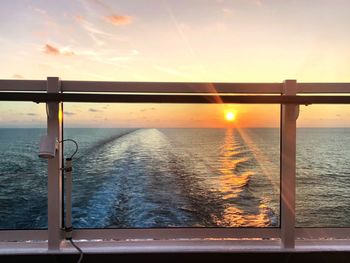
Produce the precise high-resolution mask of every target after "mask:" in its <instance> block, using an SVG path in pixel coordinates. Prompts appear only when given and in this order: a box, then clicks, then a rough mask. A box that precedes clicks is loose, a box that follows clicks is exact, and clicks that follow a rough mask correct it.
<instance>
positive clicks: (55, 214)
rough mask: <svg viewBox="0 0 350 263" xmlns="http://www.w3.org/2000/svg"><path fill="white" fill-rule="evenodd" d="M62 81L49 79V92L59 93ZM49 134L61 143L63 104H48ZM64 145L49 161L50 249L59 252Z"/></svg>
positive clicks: (59, 146)
mask: <svg viewBox="0 0 350 263" xmlns="http://www.w3.org/2000/svg"><path fill="white" fill-rule="evenodd" d="M59 91H60V81H59V79H58V78H57V77H48V78H47V92H48V93H58V92H59ZM47 109H48V112H47V113H48V117H47V133H48V135H50V136H54V137H55V138H57V140H59V141H61V140H62V138H61V134H62V104H61V103H58V102H49V103H48V107H47ZM61 154H62V145H61V143H59V144H58V150H57V152H56V156H55V158H53V159H49V160H48V200H47V201H48V249H49V250H59V249H60V243H61V240H62V233H61V232H62V231H61V221H62V220H61V218H62V176H61V173H62V171H61V167H62V159H61Z"/></svg>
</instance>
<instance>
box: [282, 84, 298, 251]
mask: <svg viewBox="0 0 350 263" xmlns="http://www.w3.org/2000/svg"><path fill="white" fill-rule="evenodd" d="M296 93H297V82H296V81H295V80H286V81H285V82H284V90H283V95H296ZM283 95H282V96H283ZM298 113H299V105H294V104H282V106H281V242H282V246H283V248H294V247H295V233H294V232H295V193H296V191H295V187H296V184H295V177H296V176H295V171H296V120H297V117H298Z"/></svg>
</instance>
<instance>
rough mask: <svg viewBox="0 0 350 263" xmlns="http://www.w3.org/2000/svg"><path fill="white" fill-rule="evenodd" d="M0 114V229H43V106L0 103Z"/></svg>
mask: <svg viewBox="0 0 350 263" xmlns="http://www.w3.org/2000/svg"><path fill="white" fill-rule="evenodd" d="M0 112H1V114H0V167H1V169H0V229H39V228H46V227H47V162H46V161H44V160H41V159H39V157H38V150H39V142H40V136H42V135H44V134H46V115H45V105H44V104H39V105H37V104H34V103H12V102H11V103H7V102H1V104H0Z"/></svg>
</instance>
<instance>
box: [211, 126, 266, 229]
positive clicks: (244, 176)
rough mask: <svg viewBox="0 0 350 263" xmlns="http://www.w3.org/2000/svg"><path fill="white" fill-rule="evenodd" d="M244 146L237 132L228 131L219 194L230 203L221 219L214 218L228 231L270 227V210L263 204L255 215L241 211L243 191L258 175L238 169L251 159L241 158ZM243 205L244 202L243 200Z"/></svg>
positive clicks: (222, 158)
mask: <svg viewBox="0 0 350 263" xmlns="http://www.w3.org/2000/svg"><path fill="white" fill-rule="evenodd" d="M243 151H244V142H242V140H241V138H240V135H239V133H238V131H237V130H235V129H227V130H226V134H225V141H224V144H223V147H222V150H221V156H222V157H221V160H220V161H221V167H220V168H219V171H220V173H221V176H220V178H219V190H220V192H221V194H222V199H224V200H227V205H226V207H225V208H224V211H223V214H222V216H221V218H215V221H216V223H217V225H218V226H226V227H266V226H268V225H269V224H270V219H269V217H268V213H267V210H268V207H267V206H266V204H265V202H263V200H261V202H260V205H259V207H258V209H257V210H256V211H254V212H250V211H244V210H243V209H240V208H239V203H242V198H244V197H242V196H240V194H241V193H242V191H244V190H245V189H246V187H248V183H249V180H250V177H251V176H252V175H254V174H255V171H253V170H248V171H240V169H238V168H239V167H237V166H238V165H240V164H244V163H246V162H248V161H250V160H251V158H252V157H250V156H247V155H244V154H242V152H243ZM243 202H244V200H243Z"/></svg>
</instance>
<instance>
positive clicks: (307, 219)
mask: <svg viewBox="0 0 350 263" xmlns="http://www.w3.org/2000/svg"><path fill="white" fill-rule="evenodd" d="M297 124H298V129H297V189H296V225H297V227H350V209H349V204H350V106H348V105H341V106H339V105H311V106H307V107H306V106H301V108H300V116H299V119H298V122H297Z"/></svg>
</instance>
